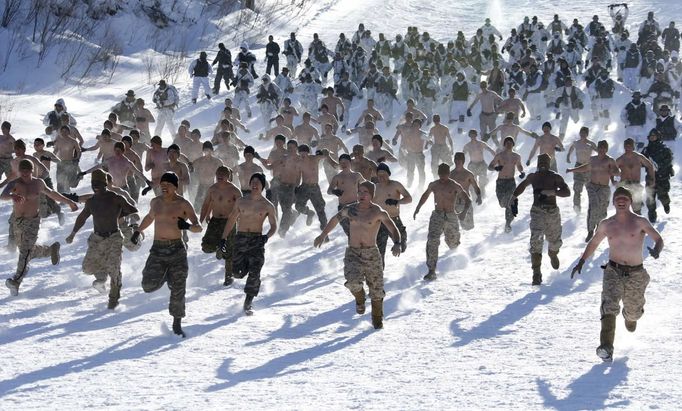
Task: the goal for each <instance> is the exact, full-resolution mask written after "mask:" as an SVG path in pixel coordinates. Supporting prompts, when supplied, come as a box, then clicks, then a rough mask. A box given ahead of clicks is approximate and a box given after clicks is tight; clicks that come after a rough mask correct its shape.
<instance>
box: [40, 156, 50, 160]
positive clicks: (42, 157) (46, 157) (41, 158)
mask: <svg viewBox="0 0 682 411" xmlns="http://www.w3.org/2000/svg"><path fill="white" fill-rule="evenodd" d="M40 161H52V158H51V157H48V156H40Z"/></svg>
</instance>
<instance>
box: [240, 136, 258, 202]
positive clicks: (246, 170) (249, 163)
mask: <svg viewBox="0 0 682 411" xmlns="http://www.w3.org/2000/svg"><path fill="white" fill-rule="evenodd" d="M255 157H258V158H260V156H257V154H256V150H254V149H253V147H251V146H246V147H245V148H244V162H243V163H241V164H240V165H239V166H238V167H237V170H238V171H237V174H238V176H239V187H241V191H242V195H243V196H247V195H249V194H250V193H251V188H250V186H249V180H250V179H251V176H252V175H254V174H256V173H263V168H262V167H261V166H259V165H258V164H254V162H253V159H254V158H255Z"/></svg>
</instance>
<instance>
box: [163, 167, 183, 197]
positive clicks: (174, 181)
mask: <svg viewBox="0 0 682 411" xmlns="http://www.w3.org/2000/svg"><path fill="white" fill-rule="evenodd" d="M179 183H180V179H178V176H177V174H175V173H173V172H172V171H167V172H165V173H163V175H162V176H161V183H160V184H159V185H160V186H161V192H162V193H163V194H175V192H176V191H177V189H178V184H179Z"/></svg>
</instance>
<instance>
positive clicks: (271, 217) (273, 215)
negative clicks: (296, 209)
mask: <svg viewBox="0 0 682 411" xmlns="http://www.w3.org/2000/svg"><path fill="white" fill-rule="evenodd" d="M268 223H269V224H270V229H269V230H268V232H267V234H265V235H267V236H268V238H272V236H273V235H275V233H276V232H277V210H275V207H274V206H273V205H272V204H268Z"/></svg>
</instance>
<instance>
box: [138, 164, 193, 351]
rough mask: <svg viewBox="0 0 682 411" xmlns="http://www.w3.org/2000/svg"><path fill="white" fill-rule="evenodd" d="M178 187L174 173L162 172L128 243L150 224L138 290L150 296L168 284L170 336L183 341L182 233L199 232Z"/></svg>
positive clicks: (184, 273)
mask: <svg viewBox="0 0 682 411" xmlns="http://www.w3.org/2000/svg"><path fill="white" fill-rule="evenodd" d="M178 185H179V179H178V176H177V175H175V174H174V173H171V172H166V173H163V174H162V175H161V177H160V180H159V186H160V187H161V195H160V196H158V197H155V198H153V199H152V201H151V202H150V203H149V213H148V214H147V215H146V216H144V218H143V219H142V222H141V223H140V226H139V228H138V230H137V231H136V232H135V233H134V234H133V238H132V242H133V243H137V241H138V239H139V237H140V233H142V232H144V230H146V229H147V228H148V227H149V226H150V225H151V224H152V223H154V243H153V244H152V248H151V249H150V250H149V257H148V258H147V262H146V264H145V266H144V269H143V270H142V289H143V290H144V292H145V293H151V292H154V291H156V290H158V289H159V288H161V287H163V284H164V283H166V282H167V283H168V288H169V289H170V302H169V304H168V311H169V313H170V315H171V316H173V333H175V334H176V335H179V336H181V337H183V338H184V337H185V333H184V332H183V331H182V318H183V317H184V316H185V290H186V285H187V270H188V264H187V249H186V245H185V243H184V242H183V240H182V232H183V231H185V230H189V231H191V232H193V233H200V232H201V224H199V220H198V219H197V215H196V214H195V212H194V208H192V204H191V203H190V202H189V201H187V200H185V199H184V198H183V197H182V196H180V195H178V194H177V193H176V191H177V189H178ZM187 219H189V221H190V222H191V225H190V223H188V222H187V221H186V220H187Z"/></svg>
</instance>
